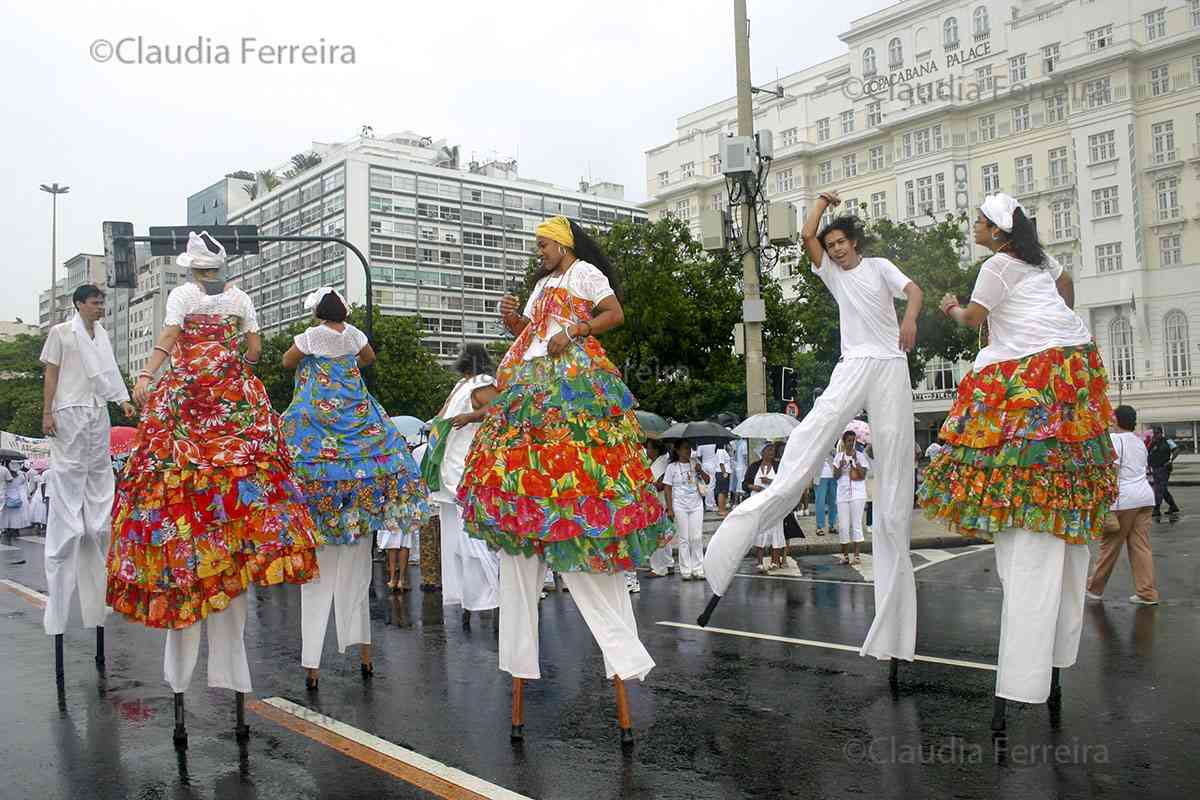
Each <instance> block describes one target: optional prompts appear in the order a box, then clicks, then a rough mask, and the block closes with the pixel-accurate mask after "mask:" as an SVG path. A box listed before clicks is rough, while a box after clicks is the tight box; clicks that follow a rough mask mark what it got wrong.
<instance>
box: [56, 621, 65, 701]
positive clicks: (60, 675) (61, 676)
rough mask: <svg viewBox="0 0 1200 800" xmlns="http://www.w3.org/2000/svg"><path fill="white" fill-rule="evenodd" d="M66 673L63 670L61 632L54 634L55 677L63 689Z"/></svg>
mask: <svg viewBox="0 0 1200 800" xmlns="http://www.w3.org/2000/svg"><path fill="white" fill-rule="evenodd" d="M65 678H66V675H65V673H64V672H63V635H62V634H61V633H56V634H54V679H55V680H56V681H57V682H58V686H59V688H60V689H61V688H62V686H63V681H64V680H65Z"/></svg>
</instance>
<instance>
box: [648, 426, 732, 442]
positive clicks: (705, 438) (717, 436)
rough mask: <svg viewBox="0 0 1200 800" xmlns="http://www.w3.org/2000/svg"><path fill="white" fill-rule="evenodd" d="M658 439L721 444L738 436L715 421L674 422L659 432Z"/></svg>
mask: <svg viewBox="0 0 1200 800" xmlns="http://www.w3.org/2000/svg"><path fill="white" fill-rule="evenodd" d="M658 438H660V439H687V440H688V441H689V442H691V443H692V444H693V445H702V444H715V445H723V444H725V443H726V442H731V441H733V440H734V439H736V438H738V437H736V436H734V435H733V434H732V433H731V432H730V431H729V430H727V429H726V428H722V427H721V426H720V425H718V424H717V423H715V422H676V423H675V424H674V425H672V426H671V427H669V428H667V429H666V430H665V431H663V432H662V433H661V434H659V437H658Z"/></svg>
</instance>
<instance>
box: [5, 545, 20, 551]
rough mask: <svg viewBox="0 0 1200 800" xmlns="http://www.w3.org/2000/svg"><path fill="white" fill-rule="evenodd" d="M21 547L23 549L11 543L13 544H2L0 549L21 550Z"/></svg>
mask: <svg viewBox="0 0 1200 800" xmlns="http://www.w3.org/2000/svg"><path fill="white" fill-rule="evenodd" d="M20 549H21V548H19V547H14V546H13V545H11V544H0V551H4V550H20Z"/></svg>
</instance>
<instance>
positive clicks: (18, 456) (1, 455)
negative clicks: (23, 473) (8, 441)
mask: <svg viewBox="0 0 1200 800" xmlns="http://www.w3.org/2000/svg"><path fill="white" fill-rule="evenodd" d="M26 458H28V456H26V455H25V454H24V453H22V452H21V451H20V450H9V449H8V448H4V449H3V450H0V461H24V460H25V459H26Z"/></svg>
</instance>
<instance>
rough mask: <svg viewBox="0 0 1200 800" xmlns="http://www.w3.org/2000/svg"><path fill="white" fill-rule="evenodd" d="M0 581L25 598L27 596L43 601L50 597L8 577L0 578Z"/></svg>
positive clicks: (35, 600) (36, 600)
mask: <svg viewBox="0 0 1200 800" xmlns="http://www.w3.org/2000/svg"><path fill="white" fill-rule="evenodd" d="M0 583H2V584H4V585H5V586H7V587H8V588H10V589H12V590H13V591H14V592H16V593H17V594H23V595H25V596H26V597H27V598H29V599H30V600H33V601H34V602H41V603H45V602H46V601H48V600H49V599H50V598H49V597H47V596H46V595H44V594H42V593H41V592H39V591H37V590H36V589H30V588H29V587H28V586H26V585H25V584H23V583H17V582H16V581H13V580H9V579H8V578H2V579H0Z"/></svg>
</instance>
